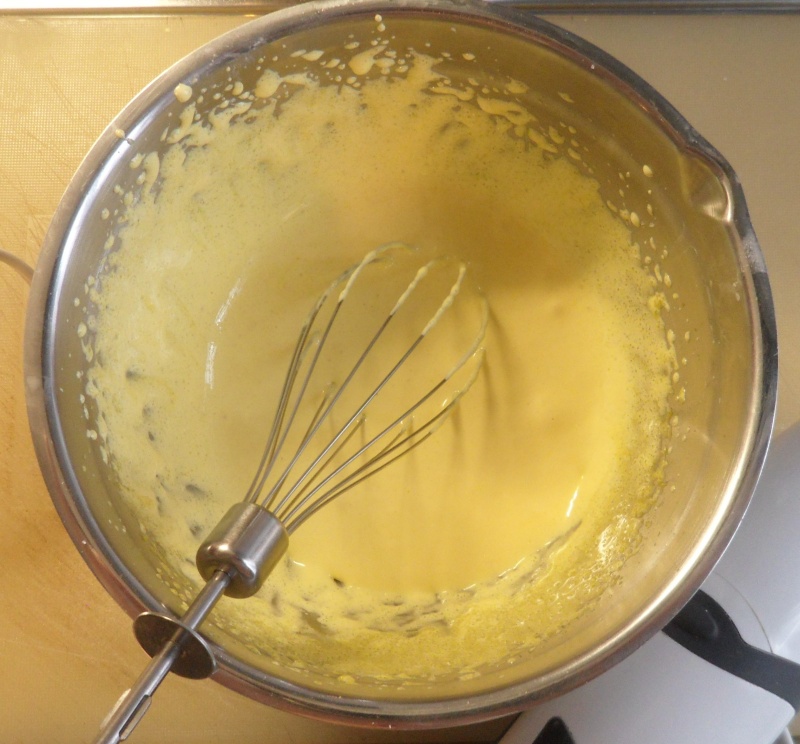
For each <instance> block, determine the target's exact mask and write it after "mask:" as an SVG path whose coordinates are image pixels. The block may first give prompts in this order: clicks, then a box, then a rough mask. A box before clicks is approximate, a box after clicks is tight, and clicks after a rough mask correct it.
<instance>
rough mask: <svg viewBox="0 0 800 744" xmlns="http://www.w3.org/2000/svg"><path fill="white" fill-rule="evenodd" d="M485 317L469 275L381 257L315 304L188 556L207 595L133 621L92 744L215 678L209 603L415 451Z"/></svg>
mask: <svg viewBox="0 0 800 744" xmlns="http://www.w3.org/2000/svg"><path fill="white" fill-rule="evenodd" d="M487 320H488V311H487V307H486V303H485V301H484V299H483V297H482V296H481V294H480V293H479V292H478V290H477V289H476V287H475V286H474V285H473V284H472V283H471V281H470V278H469V276H468V272H467V267H466V266H465V264H463V263H462V262H460V261H458V260H455V259H442V258H436V259H433V260H430V261H422V262H421V261H420V259H419V257H418V255H417V254H416V252H415V251H414V250H412V249H411V248H409V247H407V246H405V245H402V244H391V245H387V246H383V247H381V248H378V249H376V250H374V251H372V252H371V253H369V254H367V255H366V256H365V257H364V259H363V260H362V261H361V263H359V264H358V265H357V266H354V267H352V268H350V269H349V270H348V271H346V272H345V273H344V274H343V275H342V276H340V277H339V278H338V279H337V280H336V281H335V282H333V284H331V285H330V286H329V287H328V289H327V290H326V291H325V292H324V293H323V294H322V296H321V297H320V298H319V299H318V300H317V302H316V303H315V305H314V307H313V309H312V311H311V314H310V315H309V316H308V319H307V320H306V322H305V324H304V325H303V328H302V330H301V332H300V336H299V338H298V341H297V344H296V346H295V348H294V352H293V353H292V354H291V360H290V362H289V368H288V372H287V374H286V379H285V381H284V384H283V389H282V391H281V393H280V396H279V400H278V402H277V405H276V409H275V413H274V418H273V423H272V428H271V430H270V433H269V437H268V440H267V445H266V447H265V449H264V454H263V456H262V458H261V462H260V464H259V467H258V470H257V472H256V475H255V477H254V479H253V482H252V484H251V485H250V488H249V489H248V492H247V494H246V496H245V499H244V500H243V501H240V502H238V503H236V504H234V505H233V506H232V507H231V508H230V509H229V510H228V512H227V513H226V514H225V515H224V516H223V518H222V519H221V520H220V522H219V523H218V524H217V526H216V527H215V528H214V529H213V530H212V531H211V534H209V535H208V537H207V538H206V540H205V541H204V542H203V544H202V545H201V546H200V548H199V550H198V551H197V557H196V564H197V568H198V571H199V572H200V575H201V576H202V577H203V578H204V579H205V580H206V582H207V583H206V585H205V587H203V589H202V590H201V591H200V593H199V594H198V595H197V597H196V598H195V599H194V601H193V602H192V604H191V605H190V607H189V608H188V609H187V610H186V612H185V613H184V614H183V616H182V617H181V618H180V619H176V618H174V617H171V616H170V615H166V614H160V613H152V612H145V613H142V614H141V615H139V617H137V618H136V620H135V621H134V632H135V633H136V637H137V639H138V640H139V642H140V643H141V645H142V647H143V648H144V649H145V650H146V651H147V652H148V653H149V654H150V655H151V656H152V657H153V658H152V659H151V661H150V664H149V665H148V666H147V667H146V668H145V670H144V671H143V672H142V674H141V675H140V677H139V679H138V680H137V681H136V683H135V684H134V685H133V687H131V689H130V690H128V691H127V692H125V693H124V694H123V696H122V697H121V698H120V700H119V702H118V703H117V705H116V707H115V708H114V709H113V710H112V711H111V713H110V714H109V716H108V717H107V718H106V720H105V721H104V722H103V726H102V730H101V732H100V735H99V736H98V737H97V738H96V739H95V744H117V742H119V741H121V740H122V739H125V738H127V736H128V734H130V732H131V731H132V729H133V728H134V727H135V726H136V724H137V723H138V722H139V720H140V719H141V718H142V716H143V715H144V713H145V712H146V710H147V708H148V707H149V704H150V701H151V698H152V696H153V694H154V693H155V691H156V689H157V688H158V686H159V685H160V684H161V681H162V680H163V679H164V677H165V676H166V675H167V673H168V672H169V671H173V672H175V673H177V674H180V675H182V676H186V677H192V678H202V677H206V676H208V675H210V674H211V673H212V672H213V671H214V669H215V668H216V661H215V659H214V654H213V651H212V650H211V648H210V647H209V646H208V644H207V643H206V641H205V640H204V639H203V637H202V636H201V635H200V634H199V633H197V631H196V629H197V628H198V627H199V626H200V624H201V623H202V622H203V620H204V619H205V618H206V617H207V615H208V613H209V612H210V611H211V610H212V608H213V607H214V605H215V604H216V603H217V601H218V600H219V598H220V597H221V596H222V595H223V594H226V595H228V596H232V597H249V596H252V595H253V594H255V592H257V591H258V589H259V587H260V586H261V584H262V583H263V581H264V580H265V578H266V577H267V576H268V575H269V573H270V572H271V571H272V569H273V568H274V567H275V565H276V563H277V562H278V560H279V559H280V558H281V556H282V555H283V553H284V552H285V550H286V547H287V544H288V536H289V534H290V533H291V532H293V531H294V530H296V529H297V528H298V527H299V526H300V525H301V524H302V523H303V522H304V521H305V520H306V519H308V518H309V517H310V516H311V515H313V514H314V513H315V512H316V511H317V510H319V509H321V508H322V507H323V506H325V504H327V503H329V502H330V501H332V500H333V499H335V498H337V497H338V496H340V495H341V494H342V493H344V492H345V491H348V490H349V489H351V488H353V487H354V486H356V485H358V484H360V483H362V482H363V481H364V480H365V479H367V478H369V477H370V476H371V475H373V474H374V473H377V472H378V471H379V470H381V469H383V468H384V467H386V466H387V465H389V464H390V463H392V462H393V461H394V460H396V459H397V458H399V457H402V456H403V455H404V454H406V453H407V452H409V451H410V450H412V449H413V448H414V447H417V446H418V445H420V444H422V442H424V441H425V440H426V439H427V438H428V437H429V436H430V435H431V434H432V433H433V432H434V431H435V430H436V428H437V427H438V426H440V425H441V424H442V422H443V421H444V420H445V418H446V417H447V415H448V414H449V413H450V412H451V411H452V410H453V408H454V407H455V406H456V404H457V403H458V401H459V400H460V399H461V396H463V395H464V393H466V392H467V390H469V388H470V386H471V385H472V383H473V382H474V381H475V378H476V377H477V375H478V371H479V369H480V365H481V362H482V358H483V346H482V344H483V338H484V334H485V332H486V325H487Z"/></svg>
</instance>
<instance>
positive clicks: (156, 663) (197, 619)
mask: <svg viewBox="0 0 800 744" xmlns="http://www.w3.org/2000/svg"><path fill="white" fill-rule="evenodd" d="M230 581H231V577H230V576H229V575H228V574H227V573H225V572H224V571H218V572H216V573H215V574H214V576H213V577H212V578H211V580H209V582H208V583H207V584H206V585H205V587H203V589H202V590H201V591H200V593H199V594H198V595H197V597H196V598H195V600H194V602H192V604H191V606H190V607H189V609H188V610H187V611H186V613H185V614H184V616H183V617H182V618H181V620H180V621H176V620H172V619H171V618H168V617H166V616H162V615H154V614H152V613H144V614H143V615H140V616H139V618H137V621H138V620H140V619H141V618H161V620H162V621H163V622H161V623H158V626H159V627H160V628H161V633H162V634H163V632H164V631H165V629H166V630H171V631H172V634H171V637H169V638H168V639H167V641H166V643H163V645H161V648H160V650H159V651H158V652H157V653H155V655H154V656H153V658H152V659H150V663H149V664H148V665H147V666H146V667H145V669H144V671H142V673H141V674H140V675H139V678H138V679H137V680H136V682H135V683H134V685H133V686H132V687H131V688H130V689H129V690H126V691H125V692H124V693H123V694H122V696H121V697H120V699H119V700H118V701H117V704H116V705H115V706H114V708H113V709H112V710H111V712H110V713H109V714H108V716H107V717H106V719H105V720H104V721H103V723H102V725H101V729H100V733H99V734H98V735H97V737H96V738H95V739H94V742H93V744H119V742H121V741H124V740H125V739H127V738H128V736H129V735H130V733H131V732H132V731H133V729H134V728H135V727H136V726H137V725H138V723H139V721H141V720H142V718H143V716H144V714H145V713H147V710H148V709H149V707H150V702H151V700H152V697H153V695H154V694H155V692H156V690H157V689H158V686H159V685H160V684H161V682H162V681H163V680H164V678H165V677H166V676H167V674H168V673H169V672H170V670H171V669H172V668H173V666H175V665H176V663H178V661H179V659H180V658H181V654H182V653H183V652H184V649H185V648H186V647H187V645H189V646H192V645H193V644H196V643H198V642H199V643H202V644H203V646H205V643H204V642H203V641H202V639H200V637H199V636H198V635H197V634H196V633H195V632H194V630H195V628H197V627H198V626H199V625H200V623H202V622H203V620H204V619H205V618H206V616H207V615H208V613H209V612H211V610H212V608H213V607H214V605H216V603H217V601H218V600H219V598H220V597H221V596H222V595H223V593H224V592H225V589H226V588H227V586H228V584H229V583H230ZM134 627H136V624H135V625H134ZM137 637H139V640H140V642H142V645H144V646H145V648H146V647H147V644H146V643H145V642H144V641H142V638H141V634H140V633H139V632H138V629H137ZM208 654H209V658H210V659H211V662H212V664H211V669H210V671H209V672H208V673H209V674H210V672H211V671H213V666H214V665H213V656H211V655H210V652H208ZM186 676H208V675H207V674H203V675H197V674H195V675H186Z"/></svg>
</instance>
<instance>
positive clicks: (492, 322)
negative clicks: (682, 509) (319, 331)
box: [87, 44, 674, 679]
mask: <svg viewBox="0 0 800 744" xmlns="http://www.w3.org/2000/svg"><path fill="white" fill-rule="evenodd" d="M351 55H352V56H351V59H350V61H349V65H348V66H347V69H346V71H345V72H343V73H342V75H343V76H345V77H346V76H350V78H349V83H348V82H346V81H341V82H339V83H338V84H328V83H325V82H323V81H321V80H319V79H317V78H316V77H315V76H314V75H311V74H304V75H299V74H298V75H293V76H290V77H288V78H287V77H283V78H282V77H281V76H279V75H278V74H277V73H275V72H272V71H270V69H269V66H268V64H265V67H264V71H263V76H262V78H261V80H260V81H259V84H258V86H256V88H255V90H254V91H252V92H249V93H248V92H246V91H245V92H244V93H243V94H242V95H241V96H239V97H238V98H235V99H232V100H231V102H229V105H227V107H226V108H224V109H220V110H219V111H218V112H217V114H215V115H212V116H209V117H200V118H198V117H196V116H195V107H194V101H193V98H192V96H198V95H200V92H199V91H197V90H195V91H192V90H191V89H188V86H182V87H181V90H180V100H181V101H182V102H184V103H185V105H186V108H185V110H184V115H182V116H181V117H180V121H179V122H176V127H175V129H174V130H172V131H170V132H168V133H167V134H166V137H167V140H168V141H169V142H171V143H172V146H171V148H170V150H169V152H168V153H167V154H166V155H164V156H163V157H161V158H160V159H159V158H158V156H153V157H152V158H150V160H149V161H148V159H147V158H143V159H140V161H139V162H134V163H132V167H138V168H142V169H143V170H142V173H143V174H144V176H143V178H142V181H143V182H144V185H145V188H143V190H142V192H141V194H140V195H139V196H138V197H137V198H136V199H133V200H129V202H130V203H129V205H128V207H127V209H126V211H125V214H124V224H123V225H122V228H121V230H120V234H119V237H118V239H117V240H116V243H115V245H114V247H113V250H111V252H110V254H109V259H108V264H107V266H106V268H105V270H104V272H103V274H102V275H100V276H98V277H97V278H96V285H95V291H94V293H93V297H94V299H95V305H96V310H95V311H94V313H93V315H92V317H91V328H92V333H91V334H90V335H91V340H90V342H89V340H88V337H87V343H90V344H91V354H92V355H93V358H94V359H95V360H102V361H101V363H95V364H93V365H91V369H90V372H89V374H88V383H87V391H88V393H89V394H90V395H91V396H92V398H93V399H94V400H95V402H96V404H97V408H98V411H99V414H98V417H97V421H96V422H94V423H93V425H94V428H95V430H96V431H97V433H98V437H99V440H100V443H101V444H102V447H103V452H104V456H105V457H107V459H108V462H109V464H110V465H111V467H112V468H113V469H114V471H115V473H116V475H117V477H118V479H119V482H120V484H121V488H122V489H123V496H124V498H125V500H126V502H127V503H128V504H129V506H130V508H131V509H132V510H133V512H134V513H135V514H136V515H137V518H138V520H139V522H140V527H141V531H142V534H143V535H144V536H145V537H146V538H147V539H148V540H151V541H152V542H153V543H154V544H157V545H158V546H159V550H160V551H161V552H162V553H163V554H164V555H165V556H166V557H167V560H168V562H169V564H170V565H171V566H172V569H171V570H172V572H173V574H174V575H173V577H172V578H170V579H169V580H170V581H174V582H175V586H176V591H177V592H178V593H179V594H180V596H181V598H182V600H183V601H186V600H187V599H188V598H189V596H190V593H191V592H190V590H191V586H192V585H198V584H199V578H198V576H197V574H196V570H195V569H194V566H193V556H194V553H195V551H196V549H197V546H198V545H199V543H200V542H201V541H202V539H203V538H204V537H205V535H206V534H207V532H208V531H209V530H210V529H211V527H212V526H213V525H214V524H215V523H216V521H217V520H218V519H219V517H220V516H221V515H222V514H223V513H224V512H225V511H226V509H227V507H228V505H229V504H230V503H232V502H234V501H237V500H240V499H241V498H242V496H243V495H244V493H245V491H246V490H247V487H248V485H249V483H250V480H251V478H252V476H253V473H254V471H255V468H256V466H257V464H258V460H259V457H260V454H261V450H262V448H263V446H264V442H265V439H266V436H267V434H268V431H269V424H270V421H271V416H272V411H273V408H274V405H275V401H276V398H277V395H278V392H279V389H280V385H281V384H282V382H283V377H284V374H285V367H286V364H287V361H288V357H289V354H290V352H291V349H292V347H293V344H294V341H295V338H296V335H297V333H298V331H299V329H300V326H301V324H302V322H303V320H304V318H305V316H306V314H307V313H308V311H309V308H310V306H311V304H312V303H313V301H314V300H315V298H316V297H317V296H318V295H319V293H320V292H321V291H322V290H323V289H324V288H325V287H326V286H327V285H328V284H329V283H330V282H331V280H332V279H334V278H335V277H336V276H337V275H339V274H340V273H341V272H342V271H343V270H344V269H345V268H347V267H348V266H350V265H352V264H354V263H357V262H358V261H359V260H361V258H362V257H363V256H364V255H365V254H366V253H367V252H368V251H370V250H372V249H374V248H375V247H376V246H380V245H383V244H386V243H389V242H394V241H400V242H402V243H405V244H407V245H408V246H411V247H413V248H414V249H415V250H416V251H418V252H419V254H420V256H422V257H434V256H457V257H459V258H460V259H461V260H463V261H464V262H465V263H466V264H467V265H468V266H469V268H470V271H471V273H472V275H473V277H474V278H475V281H476V282H477V283H478V284H479V286H480V289H481V291H482V293H483V294H484V296H485V298H486V300H487V302H488V306H489V308H490V317H489V324H488V330H487V334H486V338H485V343H484V345H485V358H484V359H485V360H484V365H483V369H482V370H481V373H480V375H479V377H478V379H477V381H476V382H475V384H474V386H473V388H472V390H471V391H470V392H469V394H468V395H467V396H466V397H465V398H464V399H463V401H462V402H461V404H460V406H459V408H458V411H457V413H456V414H455V415H454V416H452V417H451V418H450V419H449V420H448V421H447V423H446V424H445V425H444V426H443V427H442V428H441V429H440V430H439V431H437V433H436V434H435V436H434V437H432V438H431V439H430V440H429V441H428V442H426V443H425V444H424V445H423V446H422V447H420V448H418V449H416V450H415V451H414V452H413V453H411V454H410V455H409V456H408V457H407V458H405V459H403V460H402V461H399V462H397V463H395V464H393V465H392V466H391V467H389V468H387V469H386V470H384V471H383V472H381V473H380V474H379V475H377V476H376V477H374V478H373V479H371V480H370V481H368V482H366V483H364V484H362V485H361V486H359V487H358V488H357V489H354V490H353V491H352V492H349V493H347V494H346V495H344V496H343V497H342V498H341V499H340V500H338V501H337V502H335V503H334V504H332V505H330V506H329V507H327V508H326V509H325V510H324V511H323V512H320V513H319V514H318V515H316V516H315V517H314V518H313V519H311V520H309V521H308V523H307V524H305V525H303V526H302V527H301V528H300V529H299V530H298V531H297V533H295V534H294V535H293V536H292V538H291V541H290V547H289V551H288V555H287V557H286V558H285V559H284V560H283V561H282V563H281V564H280V565H279V566H278V568H277V569H276V570H275V572H274V573H273V575H272V576H271V577H270V579H269V580H268V581H267V583H266V585H265V586H264V588H263V589H262V590H261V592H260V593H259V595H258V596H256V597H255V598H253V599H251V600H247V601H239V600H223V602H222V604H221V605H220V607H219V608H218V610H217V611H215V618H216V620H215V622H216V623H217V624H218V625H219V626H220V627H223V628H227V629H234V630H233V631H232V632H235V633H237V634H239V635H240V636H241V637H244V638H245V639H247V640H248V642H249V643H250V645H251V647H252V648H253V650H254V651H256V652H257V653H259V654H263V655H265V656H268V657H270V656H272V657H274V658H276V659H278V660H280V661H281V662H282V663H288V664H294V665H296V666H304V667H306V668H314V669H324V670H327V671H326V673H329V674H331V675H333V676H339V677H341V678H342V679H351V678H352V679H364V678H370V677H378V676H379V677H382V678H391V677H392V676H393V675H394V676H403V677H404V678H408V679H416V678H426V677H429V676H435V675H437V674H446V673H449V672H448V670H451V669H452V670H458V673H459V674H470V673H474V672H471V671H470V670H477V667H478V661H480V660H482V661H486V660H497V659H501V658H505V657H509V658H510V657H512V656H513V653H514V652H515V649H518V648H520V647H530V646H531V645H535V642H536V640H537V639H546V638H548V637H550V636H552V635H553V634H554V633H557V632H558V630H559V628H561V627H563V625H564V624H566V623H568V622H569V621H570V620H571V619H572V618H574V617H576V616H577V615H578V614H579V613H580V611H581V609H582V608H585V607H586V606H588V605H590V604H591V602H592V601H593V600H594V599H595V598H596V597H597V596H599V595H600V594H601V593H602V592H603V591H604V590H605V588H607V587H608V586H611V585H613V583H614V581H615V573H616V571H618V569H619V567H620V565H621V564H622V562H624V560H625V558H626V557H627V556H628V555H630V554H631V552H632V551H633V550H635V548H636V544H637V540H638V536H639V530H640V527H641V519H642V517H643V515H644V514H645V513H646V511H647V509H648V507H649V506H651V505H652V503H653V502H654V500H655V499H656V498H657V494H658V489H659V485H660V483H659V476H660V473H661V470H662V468H663V465H664V458H665V451H666V447H667V436H668V430H669V429H668V424H667V422H668V420H669V416H670V411H669V405H668V399H669V396H670V394H671V381H670V376H671V374H672V370H673V366H674V352H673V349H672V347H671V344H670V343H669V341H668V338H667V331H666V329H665V325H664V322H663V319H662V317H661V315H660V312H659V308H660V305H659V303H658V302H654V301H653V297H654V292H655V290H654V283H653V281H652V278H651V276H650V275H649V273H648V272H647V271H646V269H645V267H644V265H643V260H642V257H641V256H640V251H639V248H638V246H636V245H635V244H633V243H632V240H631V234H630V228H629V226H628V225H626V224H625V222H624V221H622V220H620V219H619V217H618V216H617V215H615V214H614V213H612V211H610V210H609V209H608V207H607V206H606V204H605V202H604V200H603V199H602V198H601V197H600V194H599V191H598V186H597V183H596V182H595V181H593V180H592V179H591V178H589V177H587V176H586V174H585V173H583V172H582V171H581V170H580V169H579V168H578V166H577V164H576V162H575V159H574V158H570V157H567V156H561V155H559V154H558V153H559V152H560V150H559V149H558V148H557V147H556V146H555V144H558V143H559V142H563V139H564V136H568V135H567V134H566V131H565V132H564V133H562V134H563V135H564V136H561V135H560V134H559V133H558V132H554V133H551V136H550V138H549V139H547V138H546V137H545V136H544V135H543V134H542V133H541V132H539V131H538V130H537V129H536V127H535V119H534V117H533V116H531V115H530V114H528V113H527V112H526V110H525V108H524V107H523V106H522V105H520V104H519V103H518V102H517V100H518V99H517V97H516V94H519V93H520V92H522V88H523V86H520V84H518V83H515V82H514V81H508V85H507V88H506V89H505V90H502V91H498V92H491V93H487V92H486V91H481V90H480V89H473V88H470V87H469V86H466V87H464V86H462V87H460V88H459V87H457V86H454V85H452V84H451V81H449V80H447V79H445V78H443V77H442V76H441V75H440V74H439V73H438V72H437V64H438V60H437V59H436V58H432V57H427V56H425V55H422V54H418V53H415V54H411V53H407V54H406V57H405V59H404V60H403V65H402V67H401V66H399V64H398V58H397V55H393V54H392V53H391V49H390V48H387V45H385V44H384V45H377V46H375V47H372V48H370V49H369V50H367V51H366V52H365V51H363V50H360V49H354V50H353V51H352V52H351ZM319 56H322V53H321V52H320V55H319ZM325 61H326V60H325V58H324V57H322V59H319V57H316V58H315V59H314V62H315V64H319V65H322V64H323V63H325ZM346 62H347V60H344V61H343V62H342V63H341V64H342V66H343V67H344V66H345V63H346ZM376 65H377V66H378V67H380V69H381V71H382V72H383V73H385V74H379V75H375V74H370V75H367V73H370V72H372V73H374V72H375V70H376V69H377V68H376ZM398 70H399V71H398ZM176 95H178V92H177V91H176ZM151 186H152V188H151ZM365 312H369V308H365ZM167 573H168V572H165V577H166V574H167ZM176 577H177V578H176Z"/></svg>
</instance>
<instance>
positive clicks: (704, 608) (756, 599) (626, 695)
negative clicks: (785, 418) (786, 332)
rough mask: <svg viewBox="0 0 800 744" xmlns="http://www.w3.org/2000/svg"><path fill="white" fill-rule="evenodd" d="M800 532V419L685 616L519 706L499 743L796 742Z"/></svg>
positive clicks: (774, 449)
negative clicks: (586, 676) (543, 697)
mask: <svg viewBox="0 0 800 744" xmlns="http://www.w3.org/2000/svg"><path fill="white" fill-rule="evenodd" d="M798 534H800V424H795V425H794V426H793V427H792V428H790V429H788V430H787V431H785V432H784V433H783V434H781V435H780V436H778V437H776V438H775V440H774V441H773V443H772V446H771V448H770V452H769V455H768V457H767V461H766V465H765V467H764V472H763V474H762V476H761V480H760V481H759V484H758V486H757V488H756V491H755V494H754V496H753V499H752V502H751V504H750V507H749V509H748V511H747V513H746V514H745V516H744V519H743V521H742V524H741V526H740V527H739V530H738V531H737V533H736V535H735V537H734V538H733V541H732V542H731V544H730V545H729V546H728V549H727V550H726V552H725V553H724V555H723V556H722V559H721V560H720V562H719V564H718V565H717V566H716V567H715V569H714V571H713V572H712V573H711V575H710V576H709V577H708V579H706V581H705V582H704V583H703V585H702V587H701V588H700V590H699V591H698V593H697V594H696V595H695V596H694V597H693V598H692V599H691V600H689V602H688V603H687V605H686V606H685V607H684V608H683V609H682V610H681V612H679V613H678V615H677V617H676V618H675V619H673V620H672V621H671V622H670V623H668V624H667V626H666V627H665V628H664V630H663V631H662V632H661V633H659V634H657V635H656V636H654V637H653V638H652V639H650V640H649V641H647V643H645V644H644V645H643V646H642V647H641V648H639V649H638V650H636V651H635V652H634V653H633V654H631V656H629V657H628V658H627V659H625V660H624V661H622V662H621V663H620V664H618V665H617V666H616V667H614V669H612V670H610V671H608V672H606V673H605V674H603V675H601V676H599V677H597V678H596V679H594V680H592V681H590V682H588V683H586V684H585V685H583V686H582V687H580V688H578V689H577V690H574V691H572V692H570V693H567V694H566V695H563V696H561V697H559V698H556V699H554V700H552V701H549V702H547V703H543V704H541V705H538V706H536V707H535V708H533V709H532V710H530V711H528V712H527V713H524V714H523V715H521V716H520V717H519V719H517V721H516V722H515V723H514V724H513V725H512V727H511V728H510V729H509V731H508V732H507V733H506V735H505V736H503V738H502V739H501V744H584V742H586V743H587V744H589V743H591V744H639V743H640V742H643V741H647V742H651V744H676V743H677V742H692V743H694V742H725V744H772V742H790V741H791V737H790V736H789V734H788V732H787V731H786V729H785V727H786V726H787V725H788V724H789V722H790V721H791V719H792V718H793V717H794V716H795V715H796V713H797V712H798V710H800V577H798V572H797V571H796V570H795V567H794V563H793V560H792V557H793V556H794V555H795V553H796V551H797V540H798V537H797V536H798ZM776 575H779V576H780V580H779V581H776Z"/></svg>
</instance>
